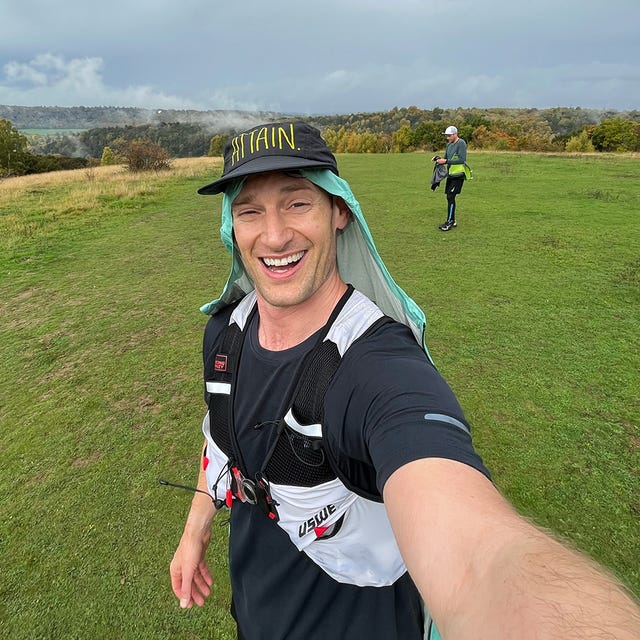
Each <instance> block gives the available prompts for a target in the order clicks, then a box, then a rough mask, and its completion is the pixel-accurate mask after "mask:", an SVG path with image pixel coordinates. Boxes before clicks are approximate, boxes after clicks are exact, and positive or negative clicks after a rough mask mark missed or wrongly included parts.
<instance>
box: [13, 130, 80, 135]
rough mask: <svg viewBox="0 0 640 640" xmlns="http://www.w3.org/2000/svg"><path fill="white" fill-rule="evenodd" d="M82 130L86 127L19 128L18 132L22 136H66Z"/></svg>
mask: <svg viewBox="0 0 640 640" xmlns="http://www.w3.org/2000/svg"><path fill="white" fill-rule="evenodd" d="M83 131H86V129H20V130H19V132H18V133H21V134H22V135H23V136H66V135H72V134H74V133H82V132H83Z"/></svg>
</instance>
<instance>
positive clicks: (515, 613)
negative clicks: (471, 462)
mask: <svg viewBox="0 0 640 640" xmlns="http://www.w3.org/2000/svg"><path fill="white" fill-rule="evenodd" d="M384 501H385V504H386V508H387V511H388V513H389V517H390V520H391V524H392V526H393V529H394V532H395V535H396V538H397V540H398V545H399V547H400V550H401V552H402V555H403V557H404V559H405V562H406V565H407V568H408V569H409V573H410V574H411V576H412V578H413V580H414V582H415V583H416V585H417V587H418V589H419V590H420V592H421V594H422V596H423V598H424V600H425V602H426V603H427V606H428V608H429V610H430V613H431V615H432V617H433V618H434V620H435V623H436V626H437V627H438V629H439V631H440V633H441V635H442V637H443V638H444V639H445V640H465V639H466V638H469V639H471V638H473V639H474V640H479V639H481V638H487V639H495V638H518V639H519V640H527V639H529V638H530V639H534V638H535V639H540V638H545V639H558V640H574V639H575V640H578V639H580V640H596V639H598V640H599V639H605V638H606V639H608V640H612V639H616V640H638V639H640V607H639V606H638V604H637V602H635V601H634V599H633V597H632V596H631V595H629V594H627V593H626V591H625V590H624V589H623V588H622V587H621V586H620V585H619V583H618V582H617V581H616V580H615V579H614V578H612V577H611V576H609V575H608V574H607V572H606V571H605V570H604V569H602V568H600V567H597V565H596V564H595V563H594V562H593V561H591V560H590V559H588V558H586V557H585V556H583V555H581V554H579V553H577V552H575V551H572V550H570V549H569V548H567V547H565V546H564V545H562V544H560V543H559V542H557V541H555V540H554V539H553V538H551V537H550V536H548V535H546V534H545V533H543V532H542V531H540V530H539V529H537V528H536V527H534V526H533V525H531V524H530V523H529V522H527V521H526V520H525V519H524V518H523V517H521V516H520V515H519V514H517V513H516V511H515V510H514V509H513V508H512V507H511V506H510V505H509V503H508V502H507V501H506V500H505V499H504V498H503V497H502V496H501V495H500V494H499V493H498V491H497V490H496V489H495V487H494V486H493V485H492V484H491V482H490V481H489V480H487V478H485V477H484V476H483V475H482V474H481V473H479V472H478V471H476V470H475V469H472V468H471V467H468V466H466V465H464V464H462V463H459V462H454V461H451V460H444V459H441V458H428V459H424V460H417V461H414V462H411V463H409V464H406V465H404V466H403V467H401V468H400V469H398V470H397V471H396V472H395V473H393V474H392V475H391V477H390V478H389V480H388V481H387V483H386V485H385V487H384Z"/></svg>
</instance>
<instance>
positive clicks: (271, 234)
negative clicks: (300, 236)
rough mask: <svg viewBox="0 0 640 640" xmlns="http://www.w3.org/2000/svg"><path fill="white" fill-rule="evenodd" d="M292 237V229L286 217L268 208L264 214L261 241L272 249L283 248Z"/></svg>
mask: <svg viewBox="0 0 640 640" xmlns="http://www.w3.org/2000/svg"><path fill="white" fill-rule="evenodd" d="M292 238H293V229H291V227H290V226H289V224H288V221H287V217H286V216H285V215H283V214H282V213H280V212H279V211H277V210H273V209H268V210H267V211H266V212H265V216H264V229H263V232H262V240H263V242H264V243H265V244H266V245H267V246H268V247H269V248H270V249H273V250H274V251H277V250H281V249H283V248H284V247H285V246H286V245H287V243H288V242H289V241H290V240H291V239H292Z"/></svg>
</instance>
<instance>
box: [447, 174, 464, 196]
mask: <svg viewBox="0 0 640 640" xmlns="http://www.w3.org/2000/svg"><path fill="white" fill-rule="evenodd" d="M463 183H464V178H452V177H451V176H449V177H448V178H447V182H446V185H445V187H444V190H445V191H446V193H447V196H457V195H458V194H459V193H460V192H461V191H462V184H463Z"/></svg>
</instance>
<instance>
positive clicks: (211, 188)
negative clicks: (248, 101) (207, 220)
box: [198, 122, 338, 195]
mask: <svg viewBox="0 0 640 640" xmlns="http://www.w3.org/2000/svg"><path fill="white" fill-rule="evenodd" d="M314 168H315V169H330V170H331V171H333V173H335V174H336V175H338V164H337V163H336V159H335V157H334V155H333V153H331V150H330V149H329V147H328V146H327V143H326V142H325V141H324V140H323V139H322V136H321V135H320V132H319V131H318V130H317V129H316V128H315V127H312V126H311V125H310V124H307V123H306V122H273V123H269V124H263V125H260V126H258V127H254V128H253V129H249V130H248V131H243V132H242V133H238V134H237V135H235V136H233V137H232V138H231V139H230V140H229V142H227V144H226V145H225V148H224V169H223V171H222V176H220V178H219V179H218V180H216V181H215V182H212V183H210V184H207V185H205V186H204V187H201V188H200V189H198V193H200V194H203V195H210V194H216V193H221V192H222V191H224V190H225V187H226V186H227V184H228V183H229V182H230V181H232V180H235V179H236V178H243V177H244V176H249V175H253V174H254V173H264V172H266V171H292V170H295V169H314Z"/></svg>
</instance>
